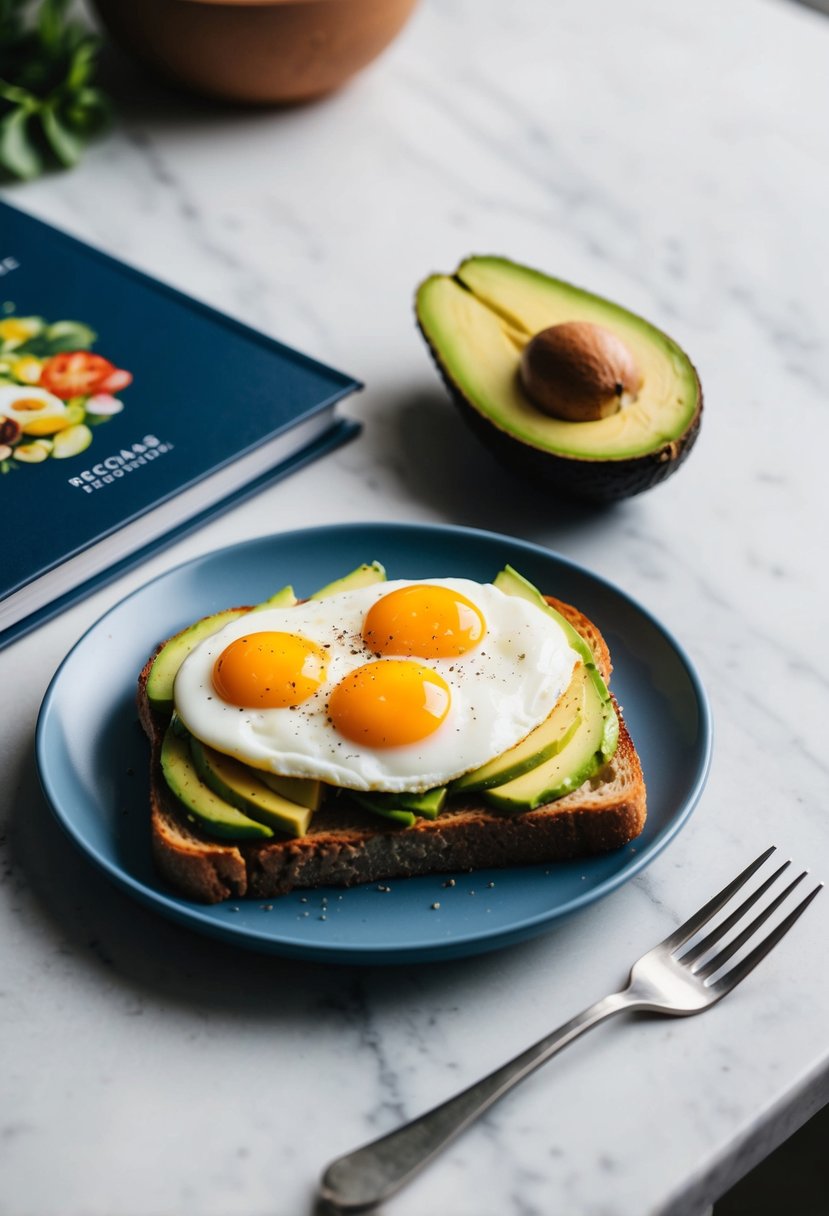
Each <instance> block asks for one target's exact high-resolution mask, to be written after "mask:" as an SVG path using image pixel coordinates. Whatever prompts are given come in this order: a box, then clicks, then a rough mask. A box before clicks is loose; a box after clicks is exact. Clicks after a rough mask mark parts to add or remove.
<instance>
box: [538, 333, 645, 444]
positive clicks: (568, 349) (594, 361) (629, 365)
mask: <svg viewBox="0 0 829 1216" xmlns="http://www.w3.org/2000/svg"><path fill="white" fill-rule="evenodd" d="M519 377H520V380H521V384H522V386H523V389H524V392H525V393H526V394H527V396H528V397H529V398H530V400H531V401H532V402H533V404H534V405H536V406H537V407H538V409H540V410H541V411H542V412H543V413H545V414H548V415H549V416H550V417H552V418H562V419H565V420H566V421H568V422H595V421H597V420H598V419H600V418H609V417H610V415H611V414H615V413H617V412H618V410H620V409H621V408H622V405H623V404H625V402H626V401H628V400H631V399H634V398H635V397H636V394H637V393H638V392H639V389H640V388H641V387H642V373H641V372H640V371H639V368H638V367H637V365H636V360H635V359H634V357H633V355H632V354H631V351H630V349H629V348H628V346H627V345H626V344H625V343H624V342H623V341H622V339H621V338H619V337H618V336H617V335H616V334H614V333H613V332H612V330H609V329H605V327H604V326H602V325H595V324H594V323H593V322H591V321H565V322H563V323H562V324H560V325H550V326H549V327H548V328H547V329H542V330H541V332H540V333H537V334H536V335H535V337H533V338H531V339H530V340H529V342H528V343H527V345H526V346H525V347H524V350H523V352H522V355H521V362H520V365H519Z"/></svg>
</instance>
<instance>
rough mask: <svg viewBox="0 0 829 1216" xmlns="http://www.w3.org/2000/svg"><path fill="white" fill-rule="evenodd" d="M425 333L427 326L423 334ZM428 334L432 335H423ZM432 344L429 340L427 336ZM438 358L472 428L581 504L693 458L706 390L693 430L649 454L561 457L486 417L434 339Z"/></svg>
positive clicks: (629, 492) (620, 494)
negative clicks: (455, 380) (453, 374)
mask: <svg viewBox="0 0 829 1216" xmlns="http://www.w3.org/2000/svg"><path fill="white" fill-rule="evenodd" d="M422 332H423V330H422V327H421V333H422ZM423 336H424V338H425V337H426V335H425V334H424V335H423ZM426 341H427V343H428V338H427V339H426ZM429 350H430V351H431V354H432V358H433V359H434V361H435V364H436V366H437V368H438V371H439V372H440V374H441V378H442V379H443V382H444V384H445V385H446V387H447V389H448V390H449V395H450V396H451V398H452V400H453V402H454V403H455V405H456V406H457V408H458V410H459V412H460V414H461V416H462V417H463V418H464V420H465V421H466V423H467V425H468V426H469V428H470V430H472V431H473V433H474V434H475V435H477V436H478V438H479V439H480V440H481V442H482V443H483V444H484V446H485V447H486V448H487V449H488V450H489V451H490V452H491V453H492V455H493V456H494V457H495V458H496V460H498V461H499V462H500V463H501V464H502V465H503V466H504V467H505V468H506V469H508V470H509V472H510V473H512V474H514V475H515V476H516V477H519V478H521V479H522V480H531V481H532V482H533V483H534V484H535V485H540V486H542V487H544V488H545V489H547V490H549V491H550V493H551V494H553V495H556V496H560V497H562V498H568V499H572V498H575V499H578V500H579V501H581V502H591V503H614V502H620V501H621V500H622V499H624V498H632V497H633V496H634V495H635V494H642V493H644V491H645V490H651V489H653V488H654V486H658V485H660V484H661V483H662V482H663V481H667V479H668V478H669V477H670V476H671V475H672V474H673V473H675V472H676V471H677V469H678V468H680V467H681V466H682V465H683V464H684V462H685V461H686V460H687V458H688V456H689V454H690V452H691V449H692V448H693V446H694V444H695V443H696V440H697V436H698V434H699V429H700V422H701V419H702V389H701V388H700V391H699V404H698V406H697V412H696V414H695V416H694V419H693V421H692V422H691V425H690V426H689V428H688V430H687V431H686V432H685V433H684V434H683V435H682V436H681V437H680V438H679V439H674V440H672V441H671V442H670V443H666V444H665V446H664V447H661V448H659V449H658V451H655V452H648V453H647V455H645V456H633V457H628V458H626V459H623V460H586V459H584V458H583V457H582V458H580V457H576V456H559V455H558V454H557V453H555V452H548V451H545V450H544V449H543V448H536V447H533V446H532V445H530V444H529V443H525V442H524V441H523V440H522V439H516V438H515V437H514V436H513V435H510V433H509V431H504V430H501V428H500V427H498V426H496V425H495V423H494V422H491V421H490V420H489V419H488V418H484V416H483V414H480V413H478V411H477V410H476V409H475V407H474V406H473V405H470V403H469V402H468V401H467V400H466V398H465V397H464V395H463V393H462V392H461V391H460V389H459V388H458V387H457V385H456V384H454V383H453V381H452V380H451V378H450V376H449V375H448V373H447V372H446V370H445V369H444V368H443V367H442V366H441V363H440V359H439V357H438V355H437V352H436V351H435V350H434V349H433V348H432V346H431V343H429Z"/></svg>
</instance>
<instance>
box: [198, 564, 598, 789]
mask: <svg viewBox="0 0 829 1216" xmlns="http://www.w3.org/2000/svg"><path fill="white" fill-rule="evenodd" d="M415 581H416V582H419V583H425V584H427V585H430V586H443V587H447V588H450V589H452V590H455V591H458V592H460V593H461V594H462V595H464V596H466V598H467V599H469V600H471V601H472V603H474V604H475V605H476V606H477V607H478V609H479V611H480V612H481V613H482V614H483V617H484V620H485V622H486V635H485V637H484V639H483V641H482V642H481V643H480V644H479V645H478V646H476V647H475V648H474V649H473V650H470V651H469V652H468V653H467V654H464V655H461V656H459V657H456V658H444V659H425V658H424V659H418V658H416V657H413V658H412V660H411V661H413V662H418V663H422V664H423V665H424V666H426V667H429V668H431V669H432V670H434V671H436V672H438V673H439V674H440V675H441V676H442V678H443V679H444V680H445V681H446V683H447V684H448V685H449V688H450V690H451V694H452V702H451V706H450V709H449V712H448V714H447V716H446V718H445V719H444V720H443V722H442V723H441V725H440V726H439V727H438V729H437V730H436V731H435V732H434V733H433V734H432V735H429V736H428V737H427V738H425V739H421V740H420V741H418V742H416V743H411V744H407V745H405V746H402V747H391V748H378V749H371V748H369V747H366V746H364V745H361V744H357V743H354V742H353V741H351V740H349V739H345V738H344V737H343V736H342V735H340V734H339V733H338V732H337V730H336V728H335V727H334V726H333V725H332V724H331V723H330V722H329V721H328V720H327V704H328V699H329V697H330V695H331V692H332V690H333V688H334V686H335V685H336V684H337V683H339V681H340V680H341V679H343V677H345V676H346V675H347V674H348V673H349V672H351V671H353V670H354V669H355V668H357V667H361V666H362V665H363V664H364V663H368V662H372V661H375V659H376V656H375V655H374V654H373V653H372V652H371V650H370V649H369V648H368V647H367V646H366V644H365V642H364V641H363V638H362V628H363V620H364V618H365V615H366V613H367V612H368V610H369V609H370V608H371V606H372V605H373V604H374V603H376V602H377V600H380V599H382V598H383V596H385V595H388V594H389V593H390V592H391V591H394V590H396V589H397V588H399V587H406V586H411V585H412V581H411V580H399V581H389V582H386V583H378V584H374V585H372V586H370V587H361V588H359V589H357V590H355V591H346V592H342V593H341V594H340V595H334V596H331V597H330V598H329V599H324V600H313V601H311V600H309V601H306V602H305V603H301V604H297V605H296V606H295V607H290V608H270V609H265V610H262V611H258V612H256V613H255V615H254V614H247V615H245V616H243V617H239V618H237V619H236V620H234V621H232V622H231V623H230V624H228V625H226V626H225V627H224V628H223V629H221V630H220V631H219V632H218V633H216V634H213V635H212V636H211V637H209V638H207V639H206V640H205V641H204V642H202V643H201V644H200V645H199V646H198V647H197V648H196V649H195V650H194V651H193V652H192V653H191V654H190V655H189V656H188V657H187V659H185V661H184V663H183V664H182V666H181V668H180V670H179V673H178V675H177V677H176V682H175V690H174V699H175V705H176V709H177V711H178V713H179V716H180V717H181V718H182V720H183V722H184V724H185V725H186V726H187V728H188V729H189V730H190V731H191V733H192V734H194V735H195V736H196V737H197V738H198V739H200V740H201V741H202V742H203V743H207V744H209V745H210V746H212V747H214V748H216V749H217V750H218V751H221V752H224V753H225V754H227V755H231V756H235V757H237V758H238V759H239V760H242V761H244V762H245V763H247V764H250V765H253V766H254V767H255V768H259V769H264V770H266V771H270V772H273V773H278V774H281V775H283V776H290V777H313V778H318V779H320V780H322V781H325V782H328V783H329V784H331V785H336V786H341V787H343V788H345V789H353V790H384V791H388V792H390V793H392V792H402V791H407V792H414V791H419V790H426V789H431V788H432V787H433V786H438V785H444V784H445V783H446V782H447V781H450V780H452V779H453V778H454V777H459V776H460V775H461V774H462V773H465V772H468V771H469V770H470V769H474V768H477V767H478V766H479V765H481V764H485V763H486V762H487V761H488V760H492V759H493V758H494V757H495V756H498V755H500V754H501V753H502V752H504V751H506V750H507V748H510V747H513V746H514V745H515V744H516V743H518V742H520V740H521V739H523V738H524V737H525V736H526V735H527V734H529V732H530V731H531V730H533V729H534V728H535V727H536V726H538V725H539V724H540V723H541V722H543V721H544V719H545V718H546V717H547V716H548V715H549V714H550V712H551V711H552V709H553V707H554V706H555V704H556V702H557V701H558V699H559V697H560V696H561V695H562V693H563V692H564V691H565V689H566V688H567V685H568V684H569V682H570V678H571V675H572V671H573V667H574V666H575V664H576V662H577V659H578V656H577V655H576V653H575V651H573V650H572V649H571V647H570V645H569V643H568V641H567V637H566V635H565V633H564V630H563V629H562V628H561V626H560V625H559V624H558V622H557V621H556V620H555V619H554V618H553V617H552V616H550V615H548V614H547V613H545V612H541V611H539V609H538V607H536V606H535V605H533V604H531V603H529V602H528V601H526V600H522V599H519V598H517V597H515V596H509V595H505V594H504V592H502V591H501V590H499V589H498V588H497V587H494V586H493V585H492V584H489V583H486V584H482V583H475V582H472V581H470V580H468V579H454V578H444V579H440V578H435V579H420V580H415ZM271 630H274V631H279V632H287V633H294V634H299V635H300V636H302V637H305V638H308V639H309V640H311V641H313V642H316V643H317V644H319V645H321V646H323V647H325V648H326V654H327V655H329V656H330V658H329V664H328V669H327V673H326V679H325V682H324V684H323V685H322V686H321V687H320V688H319V689H318V690H317V692H316V693H314V695H313V696H312V697H310V698H309V699H308V700H307V701H304V702H303V703H302V704H301V705H298V706H297V707H296V708H294V709H240V708H239V707H238V706H236V705H230V704H228V703H227V702H225V701H222V699H221V698H220V697H219V694H218V693H217V692H216V690H215V688H214V687H213V680H212V673H213V665H214V663H215V661H216V659H217V658H218V656H219V655H220V654H221V653H222V651H223V650H224V649H225V647H226V646H228V645H229V644H230V643H231V642H233V641H235V639H236V638H240V637H244V636H245V635H246V634H248V633H253V632H264V631H271ZM389 657H390V658H391V657H392V656H389ZM379 661H380V662H382V661H384V660H382V659H381V660H379Z"/></svg>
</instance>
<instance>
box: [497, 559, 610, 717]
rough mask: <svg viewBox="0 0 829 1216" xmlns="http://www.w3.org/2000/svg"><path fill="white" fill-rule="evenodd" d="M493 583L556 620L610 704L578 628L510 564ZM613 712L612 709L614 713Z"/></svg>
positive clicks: (601, 693) (605, 688) (591, 652)
mask: <svg viewBox="0 0 829 1216" xmlns="http://www.w3.org/2000/svg"><path fill="white" fill-rule="evenodd" d="M493 585H494V586H495V587H497V588H498V589H499V591H503V592H504V594H505V595H517V596H519V597H520V598H521V599H524V600H529V602H530V603H531V604H535V605H536V606H537V607H538V608H540V609H541V610H542V612H546V613H547V614H548V615H549V616H551V617H553V618H554V619H555V620H556V621H558V623H559V625H560V626H561V628H562V629H563V630H564V632H565V634H566V636H567V641H568V642H569V643H570V645H571V646H572V648H573V650H575V652H576V654H578V655H579V656H580V657H581V659H582V661H583V662H584V665H585V667H586V668H587V671H588V673H589V675H590V678H591V680H592V681H593V683H594V684H595V685H596V689H597V691H598V693H599V696H600V697H601V698H602V700H603V701H607V703H608V704H610V693H609V692H608V691H607V685H606V684H605V682H604V679H603V678H602V673H601V672H600V671H599V669H598V667H597V666H596V659H595V657H594V655H593V651H592V650H591V649H590V645H589V643H587V642H585V640H584V638H583V637H582V636H581V634H580V633H579V632H578V630H577V629H574V628H573V626H572V625H571V624H570V622H569V621H568V620H567V619H566V617H563V616H562V615H561V613H560V612H558V611H557V610H556V609H555V608H554V607H553V605H552V604H548V603H547V601H546V600H545V598H544V596H543V595H542V594H541V592H540V591H539V590H538V588H537V587H534V586H533V584H532V583H531V582H530V581H529V579H526V578H524V576H523V574H519V573H518V571H517V570H514V569H513V567H512V566H504V569H503V570H499V572H498V573H497V574H496V576H495V579H494V584H493ZM611 709H612V705H611ZM615 712H616V711H615V710H613V713H614V714H615Z"/></svg>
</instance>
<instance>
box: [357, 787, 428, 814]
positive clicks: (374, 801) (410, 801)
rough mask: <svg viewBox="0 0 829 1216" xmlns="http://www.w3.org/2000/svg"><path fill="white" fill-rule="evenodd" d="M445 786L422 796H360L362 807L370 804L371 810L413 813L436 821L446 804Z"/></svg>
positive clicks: (426, 792) (377, 794) (384, 794)
mask: <svg viewBox="0 0 829 1216" xmlns="http://www.w3.org/2000/svg"><path fill="white" fill-rule="evenodd" d="M446 793H447V790H446V786H444V785H440V786H436V787H435V788H434V789H432V790H426V791H425V792H424V793H422V794H404V793H401V794H386V793H374V792H372V793H369V794H361V795H360V799H361V802H362V804H363V805H367V804H368V803H371V809H372V810H377V811H379V812H382V813H384V812H385V811H387V810H398V811H413V812H414V813H415V814H416V815H421V816H422V817H423V818H424V819H437V817H438V815H439V814H440V812H441V811H442V810H443V804H444V803H445V802H446Z"/></svg>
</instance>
